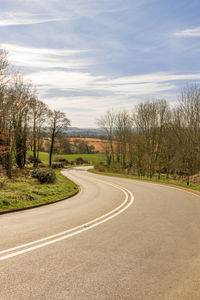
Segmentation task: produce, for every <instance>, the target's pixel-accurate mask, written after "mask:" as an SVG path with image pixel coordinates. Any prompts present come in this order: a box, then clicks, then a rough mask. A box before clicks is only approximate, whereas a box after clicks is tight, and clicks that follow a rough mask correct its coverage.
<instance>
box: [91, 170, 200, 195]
mask: <svg viewBox="0 0 200 300" xmlns="http://www.w3.org/2000/svg"><path fill="white" fill-rule="evenodd" d="M89 172H91V173H95V174H100V175H106V176H113V177H121V178H129V179H135V180H142V181H150V182H156V183H162V184H169V185H175V186H179V187H182V188H186V189H189V190H190V189H191V190H194V191H198V192H200V185H197V184H190V185H189V186H187V184H186V183H185V182H180V181H175V180H172V179H171V180H166V179H163V178H161V179H160V180H159V179H158V178H156V177H153V178H148V177H140V176H134V175H126V174H121V173H110V172H100V171H97V170H95V169H92V170H89Z"/></svg>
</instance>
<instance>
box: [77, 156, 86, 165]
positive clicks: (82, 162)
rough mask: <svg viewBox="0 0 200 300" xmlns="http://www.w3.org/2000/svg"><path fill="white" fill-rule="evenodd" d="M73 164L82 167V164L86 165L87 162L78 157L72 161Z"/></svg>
mask: <svg viewBox="0 0 200 300" xmlns="http://www.w3.org/2000/svg"><path fill="white" fill-rule="evenodd" d="M74 163H75V164H76V165H83V164H88V161H87V160H84V159H83V158H82V157H78V158H76V159H75V160H74Z"/></svg>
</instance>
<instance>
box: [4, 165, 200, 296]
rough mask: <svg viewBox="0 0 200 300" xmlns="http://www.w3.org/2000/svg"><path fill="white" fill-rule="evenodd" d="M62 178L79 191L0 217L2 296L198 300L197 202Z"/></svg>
mask: <svg viewBox="0 0 200 300" xmlns="http://www.w3.org/2000/svg"><path fill="white" fill-rule="evenodd" d="M63 173H64V174H65V175H66V176H68V177H69V178H71V179H72V180H74V181H75V182H77V183H78V184H79V185H80V186H81V190H80V193H79V194H78V195H77V196H75V197H73V198H71V199H68V200H65V201H62V202H58V203H55V204H52V205H49V206H44V207H40V208H35V209H32V210H26V211H23V212H17V213H11V214H7V215H2V216H0V299H2V300H7V299H17V300H18V299H19V300H23V299H41V300H45V299H73V300H74V299H92V300H93V299H94V300H95V299H102V300H104V299H114V300H118V299H136V300H140V299H144V300H149V299H155V300H159V299H162V300H165V299H167V300H168V299H170V300H171V299H172V300H176V299H181V300H184V299H187V300H192V299H198V300H199V299H200V198H199V197H197V196H195V195H193V194H191V193H188V192H185V191H181V190H178V189H174V188H171V187H167V186H162V185H159V184H152V183H148V182H141V181H134V180H130V179H122V178H116V177H107V176H101V175H96V174H92V173H89V172H86V170H85V168H84V167H82V168H81V167H80V168H76V169H75V168H74V169H70V170H65V171H63Z"/></svg>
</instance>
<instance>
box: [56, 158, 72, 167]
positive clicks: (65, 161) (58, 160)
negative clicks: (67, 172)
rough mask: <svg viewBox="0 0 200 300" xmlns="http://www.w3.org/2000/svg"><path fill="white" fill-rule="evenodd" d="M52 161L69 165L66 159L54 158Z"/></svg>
mask: <svg viewBox="0 0 200 300" xmlns="http://www.w3.org/2000/svg"><path fill="white" fill-rule="evenodd" d="M54 161H55V162H60V163H63V164H64V165H67V164H68V163H69V161H68V160H67V159H66V158H63V157H56V158H55V159H54Z"/></svg>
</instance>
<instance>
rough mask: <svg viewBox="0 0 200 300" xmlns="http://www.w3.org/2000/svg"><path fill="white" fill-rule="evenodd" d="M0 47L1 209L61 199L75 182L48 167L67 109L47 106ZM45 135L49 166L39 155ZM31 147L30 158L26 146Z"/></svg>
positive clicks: (71, 191)
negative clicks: (13, 66) (60, 109)
mask: <svg viewBox="0 0 200 300" xmlns="http://www.w3.org/2000/svg"><path fill="white" fill-rule="evenodd" d="M7 58H8V53H7V52H6V51H4V50H3V49H0V211H2V210H9V209H14V208H22V207H28V206H32V205H35V204H40V203H46V202H49V201H55V200H59V199H60V198H66V197H68V196H70V195H72V194H74V193H75V192H76V191H77V189H78V187H77V186H76V185H75V184H74V183H73V182H71V181H70V180H68V179H67V178H65V177H64V176H63V175H61V174H60V172H59V169H60V168H61V167H62V166H61V165H56V167H55V171H54V170H53V169H52V168H51V166H52V157H53V152H54V147H55V143H56V139H57V138H58V137H59V138H61V137H62V134H63V132H64V131H66V129H67V128H68V126H69V125H70V121H69V119H68V118H67V117H66V115H65V113H63V112H61V111H59V110H51V109H49V107H48V106H47V105H46V104H45V103H44V102H42V101H41V100H40V99H38V98H37V92H36V90H35V88H34V87H33V86H32V84H31V83H30V82H27V81H25V80H24V78H23V77H22V75H21V74H19V73H17V72H14V71H13V68H12V67H11V66H10V65H9V62H8V59H7ZM43 136H47V137H48V139H49V142H50V145H49V149H48V166H47V165H45V164H44V163H43V162H42V161H41V160H40V159H39V152H40V147H41V143H42V139H43ZM30 148H31V149H32V157H29V156H30V155H29V154H28V151H29V150H30Z"/></svg>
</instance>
